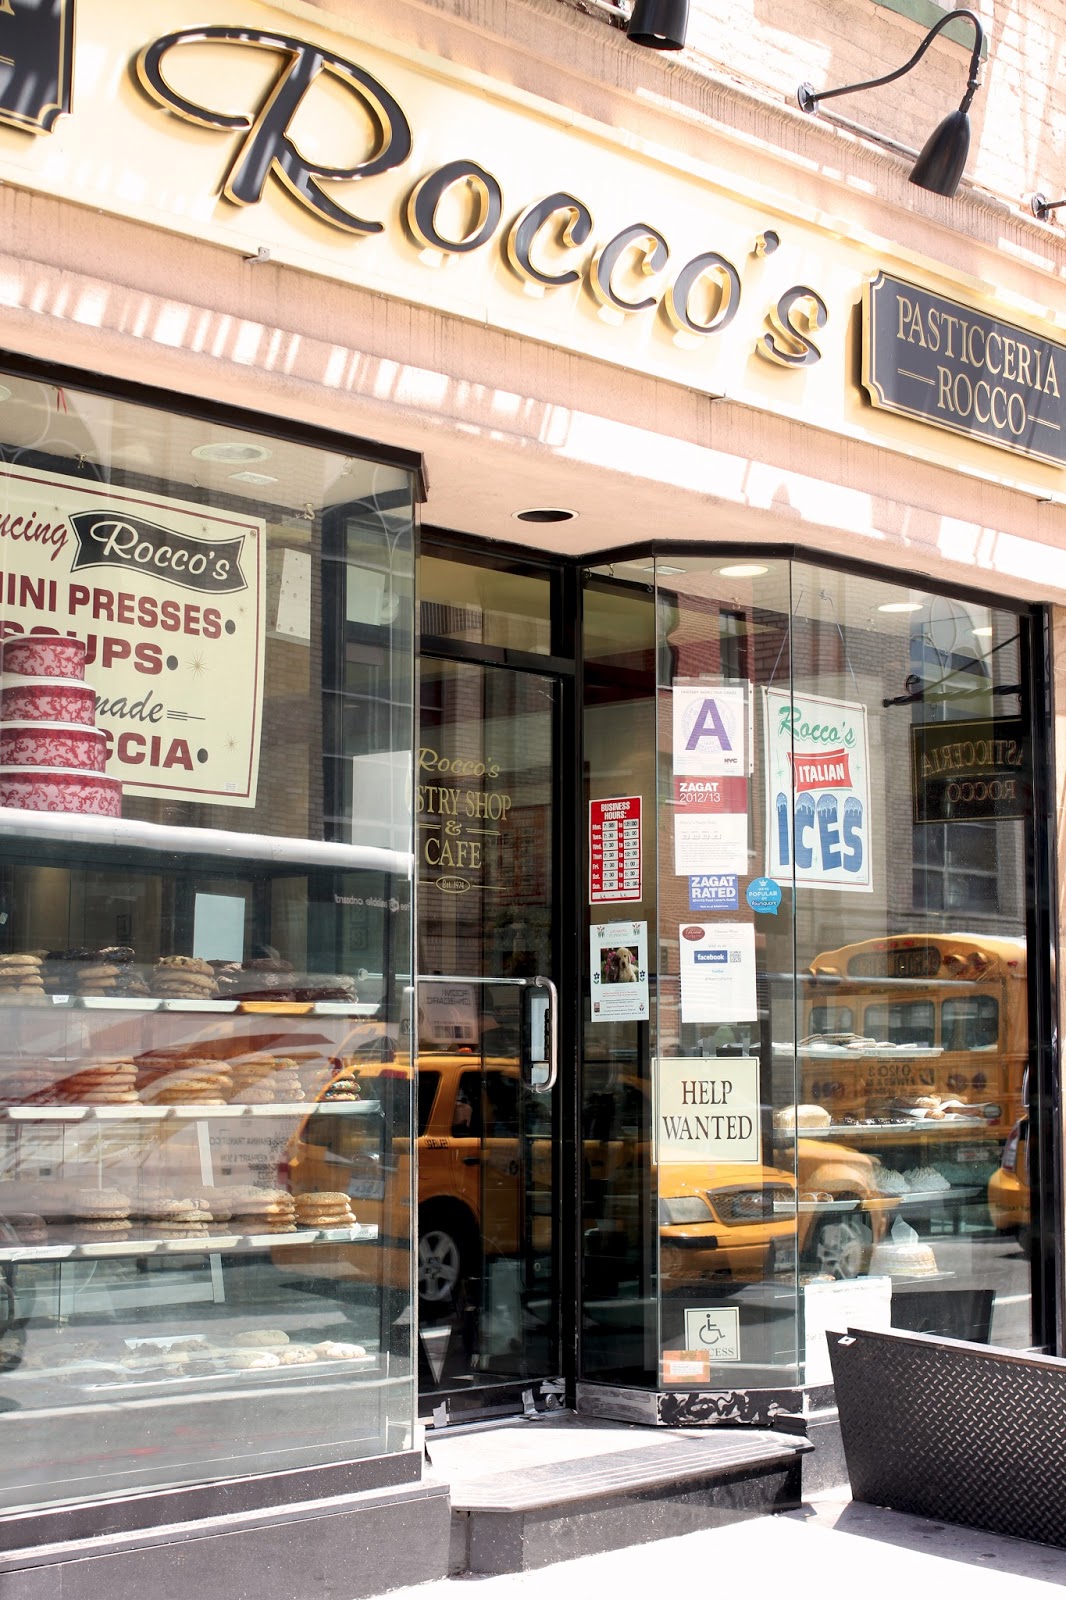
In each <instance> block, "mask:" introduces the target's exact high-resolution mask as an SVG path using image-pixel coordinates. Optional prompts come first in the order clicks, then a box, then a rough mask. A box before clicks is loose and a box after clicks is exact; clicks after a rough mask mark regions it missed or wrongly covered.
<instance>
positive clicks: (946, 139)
mask: <svg viewBox="0 0 1066 1600" xmlns="http://www.w3.org/2000/svg"><path fill="white" fill-rule="evenodd" d="M959 17H962V18H964V19H965V20H966V21H967V22H970V23H972V24H973V31H974V43H973V54H972V55H971V56H970V76H969V78H968V79H967V81H966V93H965V94H964V95H963V97H962V102H961V104H960V106H959V109H958V110H957V111H952V112H951V113H950V115H949V116H946V117H945V118H944V120H943V122H942V123H941V124H940V126H939V127H938V128H935V129H934V130H933V132H932V133H931V134H930V135H929V138H928V139H927V140H926V142H925V147H924V149H923V150H922V153H921V155H920V156H919V157H918V159H917V161H916V162H915V163H914V168H913V170H912V172H911V177H910V181H911V182H912V183H916V184H917V185H918V187H919V189H929V190H930V191H931V192H932V193H933V194H942V195H944V196H946V197H947V198H948V199H950V198H951V196H952V195H953V194H954V193H955V191H956V189H957V188H958V187H959V184H960V182H961V181H962V172H963V168H964V167H965V165H966V157H967V155H968V154H969V150H970V118H969V115H968V113H969V110H970V102H971V101H972V100H973V97H974V95H975V94H976V93H977V90H978V88H979V87H980V84H979V82H978V77H977V74H978V72H979V70H980V66H981V51H982V50H983V49H984V43H985V35H984V29H983V28H982V27H981V23H980V21H979V20H978V18H977V17H976V16H975V15H974V13H973V12H972V11H963V10H959V11H948V12H946V13H945V15H944V16H942V17H941V18H940V21H939V22H937V23H934V25H933V26H932V27H931V28H930V29H929V32H928V33H927V34H926V36H925V38H924V39H923V40H922V42H921V44H920V45H919V46H918V48H917V50H916V51H915V52H914V54H913V55H912V56H911V58H910V60H909V61H908V62H907V63H906V64H905V65H904V66H902V67H899V68H897V70H896V71H895V72H888V73H886V74H885V76H884V77H883V78H869V79H868V80H867V81H866V82H865V83H850V84H847V85H846V86H845V87H844V88H843V89H822V90H821V91H820V92H818V93H816V92H815V90H814V89H813V88H812V87H811V85H810V84H809V83H801V84H800V87H799V90H798V91H797V98H798V100H799V105H800V110H801V111H806V112H813V111H817V109H818V106H819V103H820V102H821V101H822V100H833V99H835V98H836V96H837V95H841V94H858V93H859V92H860V91H861V90H863V89H879V88H881V86H882V84H886V83H895V81H896V79H897V78H902V77H903V75H904V73H906V72H909V71H910V70H911V68H912V67H914V66H917V64H918V62H919V61H920V60H921V59H922V57H923V56H924V55H925V52H926V51H927V50H928V48H929V46H930V45H931V44H932V42H933V40H934V39H935V38H936V36H937V34H938V33H940V32H941V31H942V29H944V28H946V27H947V26H948V24H949V23H950V22H954V21H955V20H956V18H959ZM1037 215H1039V213H1037Z"/></svg>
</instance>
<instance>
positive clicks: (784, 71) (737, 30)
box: [530, 0, 1066, 229]
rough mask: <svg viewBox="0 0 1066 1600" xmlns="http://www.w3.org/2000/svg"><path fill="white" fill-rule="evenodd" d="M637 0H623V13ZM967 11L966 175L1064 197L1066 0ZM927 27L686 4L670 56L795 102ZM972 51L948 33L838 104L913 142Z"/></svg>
mask: <svg viewBox="0 0 1066 1600" xmlns="http://www.w3.org/2000/svg"><path fill="white" fill-rule="evenodd" d="M530 3H532V4H536V3H537V0H530ZM558 3H559V4H561V5H563V6H565V7H567V8H568V9H571V10H578V11H581V12H584V13H585V14H586V15H588V16H589V17H590V18H593V19H595V21H597V22H599V23H602V24H603V25H604V26H606V27H610V28H615V27H618V26H619V23H618V20H617V19H616V18H612V17H611V16H610V15H608V14H607V13H605V12H597V11H596V9H595V7H593V6H591V5H588V4H587V3H585V0H558ZM630 3H631V0H625V4H626V7H627V9H628V8H629V6H630ZM972 9H974V10H975V11H976V12H977V14H978V15H979V16H980V18H981V20H982V23H983V24H984V27H985V32H986V38H987V56H986V59H985V61H984V63H983V65H982V69H981V83H982V87H981V89H980V91H979V93H978V95H977V98H976V99H975V101H974V104H973V107H972V110H971V127H972V134H973V143H972V145H971V153H970V160H969V163H968V165H967V169H966V175H967V177H968V178H969V179H971V180H973V181H974V182H975V183H976V184H977V185H978V186H979V187H980V188H982V189H986V190H988V191H989V192H991V193H992V194H994V195H995V196H996V197H997V198H999V199H1001V200H1003V201H1006V202H1007V203H1008V204H1010V205H1022V204H1025V203H1026V202H1027V200H1028V196H1029V195H1030V194H1031V193H1032V192H1033V191H1034V190H1042V191H1044V192H1045V194H1046V195H1047V197H1048V198H1050V199H1058V198H1060V196H1061V195H1063V194H1064V193H1066V112H1064V110H1063V106H1062V99H1061V94H1060V93H1059V90H1058V85H1059V83H1060V82H1061V78H1062V73H1063V70H1064V68H1066V0H1048V3H1045V4H1040V5H1024V4H1019V3H1014V4H1011V5H1006V6H992V5H990V4H987V3H978V4H976V5H975V6H974V7H973V8H972ZM926 30H927V24H926V23H925V22H924V21H923V22H918V21H914V20H912V19H911V18H910V17H907V16H903V15H900V14H898V13H897V12H896V11H894V10H890V9H887V8H886V7H885V6H883V5H880V4H877V3H875V0H792V3H791V4H790V5H788V6H782V5H780V4H779V3H778V0H729V3H726V0H691V12H690V20H689V28H688V47H687V49H686V50H685V51H684V53H683V54H681V55H678V56H674V57H672V59H673V60H675V61H676V62H677V63H678V64H679V66H681V67H683V68H685V69H690V70H694V71H695V72H696V73H697V74H707V75H708V77H710V78H713V79H715V80H717V81H719V82H722V83H725V84H730V83H731V84H733V85H735V86H736V87H737V88H738V89H741V90H748V91H754V92H755V93H757V94H761V95H765V96H767V97H769V98H770V99H771V100H774V101H777V102H778V103H785V104H789V105H794V104H795V98H796V90H797V88H798V86H799V84H800V83H802V82H804V81H806V82H809V83H810V84H811V85H812V86H813V87H814V88H815V89H821V88H830V87H834V88H835V87H838V86H841V85H843V84H846V83H854V82H856V81H860V80H863V79H867V78H874V77H879V76H881V75H882V74H884V73H886V72H890V71H893V70H894V69H895V68H897V67H899V66H902V65H903V63H904V62H905V61H906V60H907V59H908V58H909V56H911V55H912V54H913V52H914V51H915V50H916V49H917V48H918V45H919V44H920V43H921V41H922V39H923V38H924V36H925V33H926ZM967 36H968V30H967ZM633 49H634V50H636V49H637V47H636V46H633ZM970 50H971V45H970V43H969V42H965V43H957V42H955V41H954V40H950V39H945V38H944V37H943V36H941V37H940V38H938V39H937V40H936V41H935V42H934V43H933V44H932V45H931V47H930V49H929V50H928V52H927V53H926V55H925V56H924V57H923V59H922V61H921V62H920V63H919V65H918V66H917V67H916V68H915V69H914V70H913V71H912V72H910V73H908V74H907V75H906V76H905V77H904V78H902V79H900V80H899V81H898V82H896V83H894V84H891V85H889V86H888V87H887V88H884V89H880V90H871V91H868V92H865V93H863V94H862V95H856V96H850V95H849V96H845V97H842V98H841V99H839V100H837V101H836V102H835V103H834V104H833V106H832V109H833V111H834V113H836V114H839V115H840V116H842V117H847V118H848V119H850V120H852V121H854V122H856V123H859V124H861V125H862V126H863V127H866V128H869V129H871V130H873V131H875V132H877V133H879V134H882V135H884V136H887V137H889V138H892V139H894V140H896V141H897V142H898V143H900V144H903V145H907V146H909V147H911V148H913V149H918V148H920V147H921V145H922V144H924V142H925V139H926V138H927V137H928V135H929V133H930V132H931V131H932V130H933V128H934V127H935V126H936V124H937V123H938V122H939V120H940V119H941V117H943V116H945V115H946V114H947V113H948V112H949V111H951V110H953V109H954V108H955V107H956V106H957V105H958V103H959V101H960V99H961V97H962V94H963V92H964V89H965V86H966V78H967V69H968V66H969V59H970ZM640 53H641V54H642V55H643V54H651V52H643V51H642V52H640ZM640 70H641V69H640V67H639V66H635V67H634V71H635V72H636V73H637V74H639V73H640ZM719 105H720V102H719ZM1055 226H1056V227H1057V228H1059V229H1061V228H1062V227H1063V223H1062V222H1056V224H1055Z"/></svg>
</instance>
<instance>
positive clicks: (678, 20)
mask: <svg viewBox="0 0 1066 1600" xmlns="http://www.w3.org/2000/svg"><path fill="white" fill-rule="evenodd" d="M687 28H688V0H636V4H635V5H634V7H633V15H632V16H631V17H630V19H629V27H628V28H627V29H626V33H627V34H628V35H629V37H630V38H631V39H632V40H633V42H634V44H643V45H647V46H648V48H649V49H650V50H683V49H684V48H685V32H686V30H687Z"/></svg>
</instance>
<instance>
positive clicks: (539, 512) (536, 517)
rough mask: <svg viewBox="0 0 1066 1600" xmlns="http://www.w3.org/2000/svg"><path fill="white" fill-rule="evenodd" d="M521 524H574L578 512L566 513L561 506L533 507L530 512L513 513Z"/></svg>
mask: <svg viewBox="0 0 1066 1600" xmlns="http://www.w3.org/2000/svg"><path fill="white" fill-rule="evenodd" d="M511 515H512V516H513V517H517V518H518V521H519V522H573V520H574V518H575V517H576V516H577V512H576V511H564V510H563V509H562V507H561V506H533V507H531V508H530V510H528V511H512V513H511Z"/></svg>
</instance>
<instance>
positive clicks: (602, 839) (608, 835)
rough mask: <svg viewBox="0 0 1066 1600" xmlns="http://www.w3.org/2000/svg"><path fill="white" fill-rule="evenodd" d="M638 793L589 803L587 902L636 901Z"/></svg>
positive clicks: (637, 887)
mask: <svg viewBox="0 0 1066 1600" xmlns="http://www.w3.org/2000/svg"><path fill="white" fill-rule="evenodd" d="M640 877H641V873H640V796H639V795H626V796H624V797H622V798H620V799H612V800H593V801H591V802H590V804H589V903H590V905H594V906H595V905H604V904H606V903H607V902H609V901H615V900H639V899H640V898H641V893H642V890H641V882H640Z"/></svg>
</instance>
